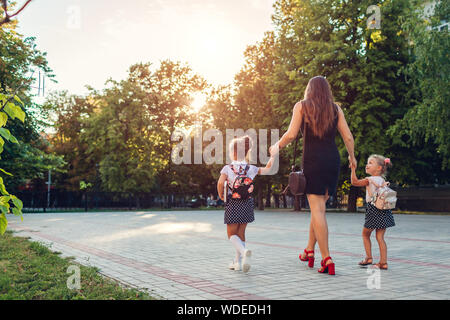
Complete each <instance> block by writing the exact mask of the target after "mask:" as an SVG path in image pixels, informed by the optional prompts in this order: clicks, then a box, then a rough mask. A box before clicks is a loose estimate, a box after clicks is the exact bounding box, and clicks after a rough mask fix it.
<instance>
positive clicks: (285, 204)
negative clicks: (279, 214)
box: [282, 194, 287, 209]
mask: <svg viewBox="0 0 450 320" xmlns="http://www.w3.org/2000/svg"><path fill="white" fill-rule="evenodd" d="M282 197H283V207H284V208H285V209H286V208H287V199H286V195H285V194H283V196H282Z"/></svg>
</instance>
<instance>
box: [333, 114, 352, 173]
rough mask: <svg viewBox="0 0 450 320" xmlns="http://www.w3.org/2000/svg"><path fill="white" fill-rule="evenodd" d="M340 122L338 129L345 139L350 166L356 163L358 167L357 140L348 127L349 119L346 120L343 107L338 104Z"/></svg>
mask: <svg viewBox="0 0 450 320" xmlns="http://www.w3.org/2000/svg"><path fill="white" fill-rule="evenodd" d="M338 110H339V111H338V112H339V114H338V117H339V118H338V124H337V129H338V131H339V133H340V134H341V137H342V139H343V140H344V144H345V147H346V148H347V152H348V155H349V160H350V167H351V166H352V165H354V166H355V167H356V158H355V140H354V139H353V135H352V133H351V131H350V128H349V127H348V124H347V120H345V115H344V112H343V111H342V109H341V107H339V106H338Z"/></svg>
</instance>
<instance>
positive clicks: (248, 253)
mask: <svg viewBox="0 0 450 320" xmlns="http://www.w3.org/2000/svg"><path fill="white" fill-rule="evenodd" d="M251 256H252V251H251V250H249V249H245V251H244V257H243V258H242V271H243V272H248V270H250V258H251Z"/></svg>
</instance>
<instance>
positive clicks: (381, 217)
mask: <svg viewBox="0 0 450 320" xmlns="http://www.w3.org/2000/svg"><path fill="white" fill-rule="evenodd" d="M393 226H395V221H394V216H393V215H392V210H380V209H378V208H377V207H375V206H374V205H373V204H371V203H367V208H366V221H365V223H364V227H365V228H367V229H386V228H390V227H393Z"/></svg>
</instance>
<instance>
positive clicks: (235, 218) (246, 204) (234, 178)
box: [217, 136, 273, 272]
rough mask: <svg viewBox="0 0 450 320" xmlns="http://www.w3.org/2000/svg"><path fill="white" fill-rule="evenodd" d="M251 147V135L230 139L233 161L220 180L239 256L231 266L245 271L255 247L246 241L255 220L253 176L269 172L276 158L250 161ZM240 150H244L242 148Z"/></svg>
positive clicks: (231, 237)
mask: <svg viewBox="0 0 450 320" xmlns="http://www.w3.org/2000/svg"><path fill="white" fill-rule="evenodd" d="M238 147H239V148H238ZM251 148H252V141H251V139H250V137H248V136H244V137H242V138H236V139H233V140H232V141H231V142H230V157H231V160H232V162H231V164H228V165H226V166H224V167H223V169H222V170H221V171H220V178H219V181H218V182H217V191H218V193H219V197H220V198H221V199H222V200H224V201H225V215H224V223H225V224H226V225H227V234H228V239H229V240H230V242H231V244H232V245H233V247H234V248H235V249H236V256H235V258H234V260H233V261H232V262H231V263H230V265H229V269H231V270H235V271H239V270H242V271H243V272H248V271H249V270H250V257H251V256H252V252H251V250H249V249H248V248H247V247H246V244H245V229H246V228H247V224H248V223H251V222H253V221H254V220H255V216H254V212H253V209H254V201H253V197H252V194H253V179H254V178H255V177H256V175H258V174H260V175H266V174H268V173H269V172H270V168H271V166H272V163H273V158H270V160H269V162H268V163H267V165H266V167H260V168H258V167H256V166H254V165H250V164H249V163H248V162H249V154H250V150H251ZM240 150H242V151H244V152H239V151H240Z"/></svg>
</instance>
